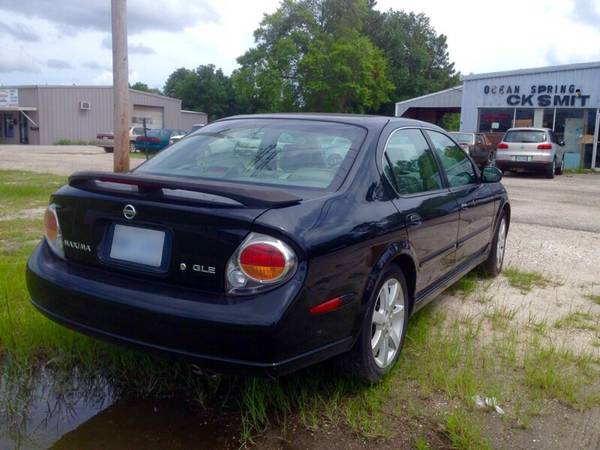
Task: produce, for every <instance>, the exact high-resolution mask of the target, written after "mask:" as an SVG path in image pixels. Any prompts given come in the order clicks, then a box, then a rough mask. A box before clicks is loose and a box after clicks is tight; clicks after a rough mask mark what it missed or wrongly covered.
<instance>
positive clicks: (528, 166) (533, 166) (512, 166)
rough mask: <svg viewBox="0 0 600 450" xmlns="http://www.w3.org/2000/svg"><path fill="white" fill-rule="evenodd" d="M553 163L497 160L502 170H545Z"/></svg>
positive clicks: (497, 165)
mask: <svg viewBox="0 0 600 450" xmlns="http://www.w3.org/2000/svg"><path fill="white" fill-rule="evenodd" d="M551 165H552V162H540V161H509V160H502V161H500V160H496V167H498V169H500V170H531V171H545V170H547V169H548V167H550V166H551Z"/></svg>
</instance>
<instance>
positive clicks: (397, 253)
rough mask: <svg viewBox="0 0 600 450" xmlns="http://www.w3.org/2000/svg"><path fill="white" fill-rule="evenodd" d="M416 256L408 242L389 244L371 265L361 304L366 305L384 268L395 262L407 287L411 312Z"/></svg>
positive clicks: (415, 281)
mask: <svg viewBox="0 0 600 450" xmlns="http://www.w3.org/2000/svg"><path fill="white" fill-rule="evenodd" d="M415 261H416V258H415V256H414V254H413V252H412V251H411V248H410V244H409V243H408V242H407V241H401V242H395V243H393V244H390V245H389V246H388V247H387V248H386V249H385V250H384V251H383V253H382V254H381V256H380V257H379V259H378V260H377V262H376V263H375V264H374V265H373V268H372V269H371V273H370V274H369V276H368V279H367V283H366V284H365V289H364V292H363V296H362V301H363V305H367V304H368V302H369V300H370V298H371V294H372V293H373V289H375V287H376V286H377V282H378V281H379V277H380V275H381V273H382V272H383V271H384V270H386V269H387V268H388V267H389V266H390V265H391V264H395V265H396V266H398V267H399V268H400V270H401V271H402V274H403V275H404V279H405V280H406V287H407V289H408V300H409V303H410V305H409V310H410V313H412V310H413V306H414V299H415V290H416V285H417V276H418V271H417V265H416V263H415Z"/></svg>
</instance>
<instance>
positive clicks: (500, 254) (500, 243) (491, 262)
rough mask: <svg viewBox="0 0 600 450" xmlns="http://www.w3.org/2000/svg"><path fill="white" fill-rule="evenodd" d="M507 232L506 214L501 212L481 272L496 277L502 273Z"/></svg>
mask: <svg viewBox="0 0 600 450" xmlns="http://www.w3.org/2000/svg"><path fill="white" fill-rule="evenodd" d="M507 232H508V222H507V219H506V213H505V212H503V213H502V215H501V216H500V220H499V221H498V226H497V227H496V234H495V235H494V239H493V240H492V248H491V250H490V254H489V256H488V258H487V259H486V260H485V262H484V263H483V264H482V267H483V270H484V271H485V272H486V273H487V274H488V275H490V276H492V277H496V276H498V275H499V274H500V272H502V266H503V265H504V252H505V250H506V234H507Z"/></svg>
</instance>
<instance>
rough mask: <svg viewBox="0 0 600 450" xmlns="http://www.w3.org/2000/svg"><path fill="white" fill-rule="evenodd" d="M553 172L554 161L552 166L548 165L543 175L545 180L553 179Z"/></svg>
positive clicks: (554, 169) (554, 168) (554, 170)
mask: <svg viewBox="0 0 600 450" xmlns="http://www.w3.org/2000/svg"><path fill="white" fill-rule="evenodd" d="M554 172H556V159H555V160H553V161H552V164H550V165H548V167H547V168H546V171H545V172H544V173H545V174H546V178H550V179H552V178H554Z"/></svg>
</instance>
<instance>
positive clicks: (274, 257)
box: [240, 244, 286, 282]
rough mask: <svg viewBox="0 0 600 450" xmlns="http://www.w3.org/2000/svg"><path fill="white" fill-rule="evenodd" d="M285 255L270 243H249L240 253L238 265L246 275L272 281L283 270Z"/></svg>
mask: <svg viewBox="0 0 600 450" xmlns="http://www.w3.org/2000/svg"><path fill="white" fill-rule="evenodd" d="M285 264H286V261H285V255H284V254H283V252H282V251H281V250H279V249H278V248H277V247H276V246H274V245H271V244H250V245H248V246H247V247H246V248H244V250H242V252H241V253H240V267H241V269H242V271H243V272H244V273H245V274H246V276H248V277H250V278H252V279H254V280H258V281H262V282H265V281H273V280H276V279H278V278H279V277H280V276H281V275H282V274H283V272H284V271H285Z"/></svg>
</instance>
